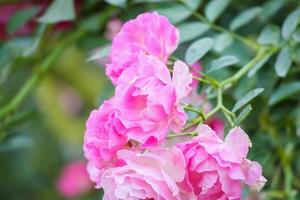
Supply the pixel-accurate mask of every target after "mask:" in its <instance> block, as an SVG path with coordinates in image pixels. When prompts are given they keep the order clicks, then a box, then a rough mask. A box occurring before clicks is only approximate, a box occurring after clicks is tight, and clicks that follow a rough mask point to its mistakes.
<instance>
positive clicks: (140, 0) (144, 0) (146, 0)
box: [133, 0, 173, 3]
mask: <svg viewBox="0 0 300 200" xmlns="http://www.w3.org/2000/svg"><path fill="white" fill-rule="evenodd" d="M165 1H173V0H134V1H133V3H159V2H165Z"/></svg>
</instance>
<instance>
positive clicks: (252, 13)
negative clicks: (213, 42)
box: [229, 7, 261, 30]
mask: <svg viewBox="0 0 300 200" xmlns="http://www.w3.org/2000/svg"><path fill="white" fill-rule="evenodd" d="M260 12H261V8H260V7H253V8H249V9H247V10H245V11H244V12H242V13H240V14H239V15H238V16H236V17H235V18H234V19H233V20H232V22H231V23H230V25H229V27H230V29H231V30H237V29H238V28H240V27H242V26H244V25H246V24H247V23H249V22H250V21H252V20H253V19H254V18H255V17H257V16H258V14H260Z"/></svg>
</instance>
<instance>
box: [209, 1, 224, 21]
mask: <svg viewBox="0 0 300 200" xmlns="http://www.w3.org/2000/svg"><path fill="white" fill-rule="evenodd" d="M229 3H230V0H212V1H210V2H209V3H208V4H207V6H206V7H205V10H204V13H205V16H206V17H207V19H208V20H209V21H211V22H213V21H215V20H216V19H217V18H218V17H219V16H220V15H221V14H222V12H223V11H224V10H225V9H226V8H227V6H228V5H229Z"/></svg>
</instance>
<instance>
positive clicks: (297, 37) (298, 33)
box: [293, 28, 300, 42]
mask: <svg viewBox="0 0 300 200" xmlns="http://www.w3.org/2000/svg"><path fill="white" fill-rule="evenodd" d="M293 39H294V40H295V41H296V42H300V28H298V29H297V30H296V31H295V32H294V34H293Z"/></svg>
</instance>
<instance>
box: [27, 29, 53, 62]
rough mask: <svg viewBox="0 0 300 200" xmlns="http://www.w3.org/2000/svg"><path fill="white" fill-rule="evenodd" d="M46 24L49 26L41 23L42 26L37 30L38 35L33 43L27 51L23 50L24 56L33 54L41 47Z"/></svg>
mask: <svg viewBox="0 0 300 200" xmlns="http://www.w3.org/2000/svg"><path fill="white" fill-rule="evenodd" d="M46 26H47V25H46V24H41V25H40V27H39V28H38V30H37V36H36V37H35V39H34V40H33V42H32V45H31V46H30V47H29V48H27V49H25V51H24V52H23V57H28V56H31V55H33V54H34V53H35V52H36V50H37V49H38V47H39V44H40V41H41V39H42V36H43V34H44V32H45V30H46Z"/></svg>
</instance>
